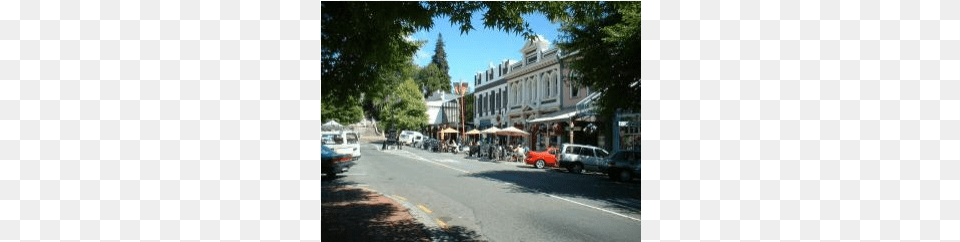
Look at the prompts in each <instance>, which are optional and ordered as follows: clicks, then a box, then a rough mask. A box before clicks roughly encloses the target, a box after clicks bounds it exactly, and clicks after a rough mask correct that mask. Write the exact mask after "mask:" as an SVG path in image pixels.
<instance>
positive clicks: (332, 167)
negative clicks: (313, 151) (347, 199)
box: [320, 145, 355, 177]
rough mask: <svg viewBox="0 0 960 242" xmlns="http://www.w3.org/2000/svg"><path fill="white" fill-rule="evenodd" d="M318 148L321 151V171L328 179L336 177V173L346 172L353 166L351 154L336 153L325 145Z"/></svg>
mask: <svg viewBox="0 0 960 242" xmlns="http://www.w3.org/2000/svg"><path fill="white" fill-rule="evenodd" d="M320 148H321V149H322V150H321V153H320V160H321V162H322V165H321V169H323V173H324V174H327V176H329V177H336V176H337V173H343V172H346V171H347V170H348V169H350V167H351V166H353V165H354V164H355V163H354V162H353V155H351V154H340V153H337V152H335V151H333V149H331V148H330V147H327V146H326V145H321V146H320Z"/></svg>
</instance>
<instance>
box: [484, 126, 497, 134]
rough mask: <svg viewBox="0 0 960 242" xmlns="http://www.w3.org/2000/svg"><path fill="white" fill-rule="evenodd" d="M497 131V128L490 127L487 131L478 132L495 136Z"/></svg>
mask: <svg viewBox="0 0 960 242" xmlns="http://www.w3.org/2000/svg"><path fill="white" fill-rule="evenodd" d="M497 131H500V129H498V128H497V127H490V128H489V129H484V130H483V131H480V133H481V134H497Z"/></svg>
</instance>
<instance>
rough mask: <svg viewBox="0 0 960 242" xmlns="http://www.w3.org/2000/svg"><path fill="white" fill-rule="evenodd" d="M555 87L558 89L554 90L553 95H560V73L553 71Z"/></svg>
mask: <svg viewBox="0 0 960 242" xmlns="http://www.w3.org/2000/svg"><path fill="white" fill-rule="evenodd" d="M553 88H556V89H557V91H555V92H553V96H559V94H560V73H559V72H554V73H553Z"/></svg>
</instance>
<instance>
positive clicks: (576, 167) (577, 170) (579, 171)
mask: <svg viewBox="0 0 960 242" xmlns="http://www.w3.org/2000/svg"><path fill="white" fill-rule="evenodd" d="M572 167H573V168H571V169H570V172H573V173H576V174H583V165H581V164H573V166H572Z"/></svg>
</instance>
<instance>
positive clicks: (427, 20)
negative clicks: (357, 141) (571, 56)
mask: <svg viewBox="0 0 960 242" xmlns="http://www.w3.org/2000/svg"><path fill="white" fill-rule="evenodd" d="M320 5H321V9H320V11H321V27H320V32H321V46H322V47H321V54H322V55H321V78H322V79H323V87H322V91H321V94H322V96H321V98H322V100H323V102H325V103H327V102H331V103H333V102H337V103H339V102H349V99H344V98H342V97H343V96H351V97H360V95H361V93H370V92H373V91H377V90H384V89H386V88H387V87H388V86H389V85H391V83H389V81H388V80H386V79H384V78H382V75H381V74H382V73H383V72H394V71H398V70H400V69H402V68H403V66H404V65H405V64H406V62H407V60H408V59H409V58H410V57H412V56H413V54H414V53H415V52H416V51H417V50H418V49H419V48H420V46H421V45H422V42H413V41H408V40H407V36H410V35H411V34H413V33H414V32H416V31H417V30H427V29H430V28H431V27H433V18H434V17H437V16H445V17H449V19H450V22H451V24H455V25H459V26H460V31H461V33H467V32H469V31H470V30H473V29H474V27H473V23H472V22H471V17H472V15H473V13H475V12H479V11H485V12H484V13H483V25H484V26H485V27H488V28H495V29H500V30H503V31H507V32H512V33H518V34H523V35H524V36H526V37H532V36H534V34H533V31H532V30H531V29H530V26H529V24H528V23H527V22H526V21H525V20H524V19H523V18H522V17H521V15H523V14H527V13H533V12H541V13H544V14H545V15H547V17H548V18H555V17H557V16H560V15H561V14H562V13H563V10H564V8H563V7H562V5H559V4H537V3H533V2H330V1H325V2H322V3H321V4H320Z"/></svg>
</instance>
